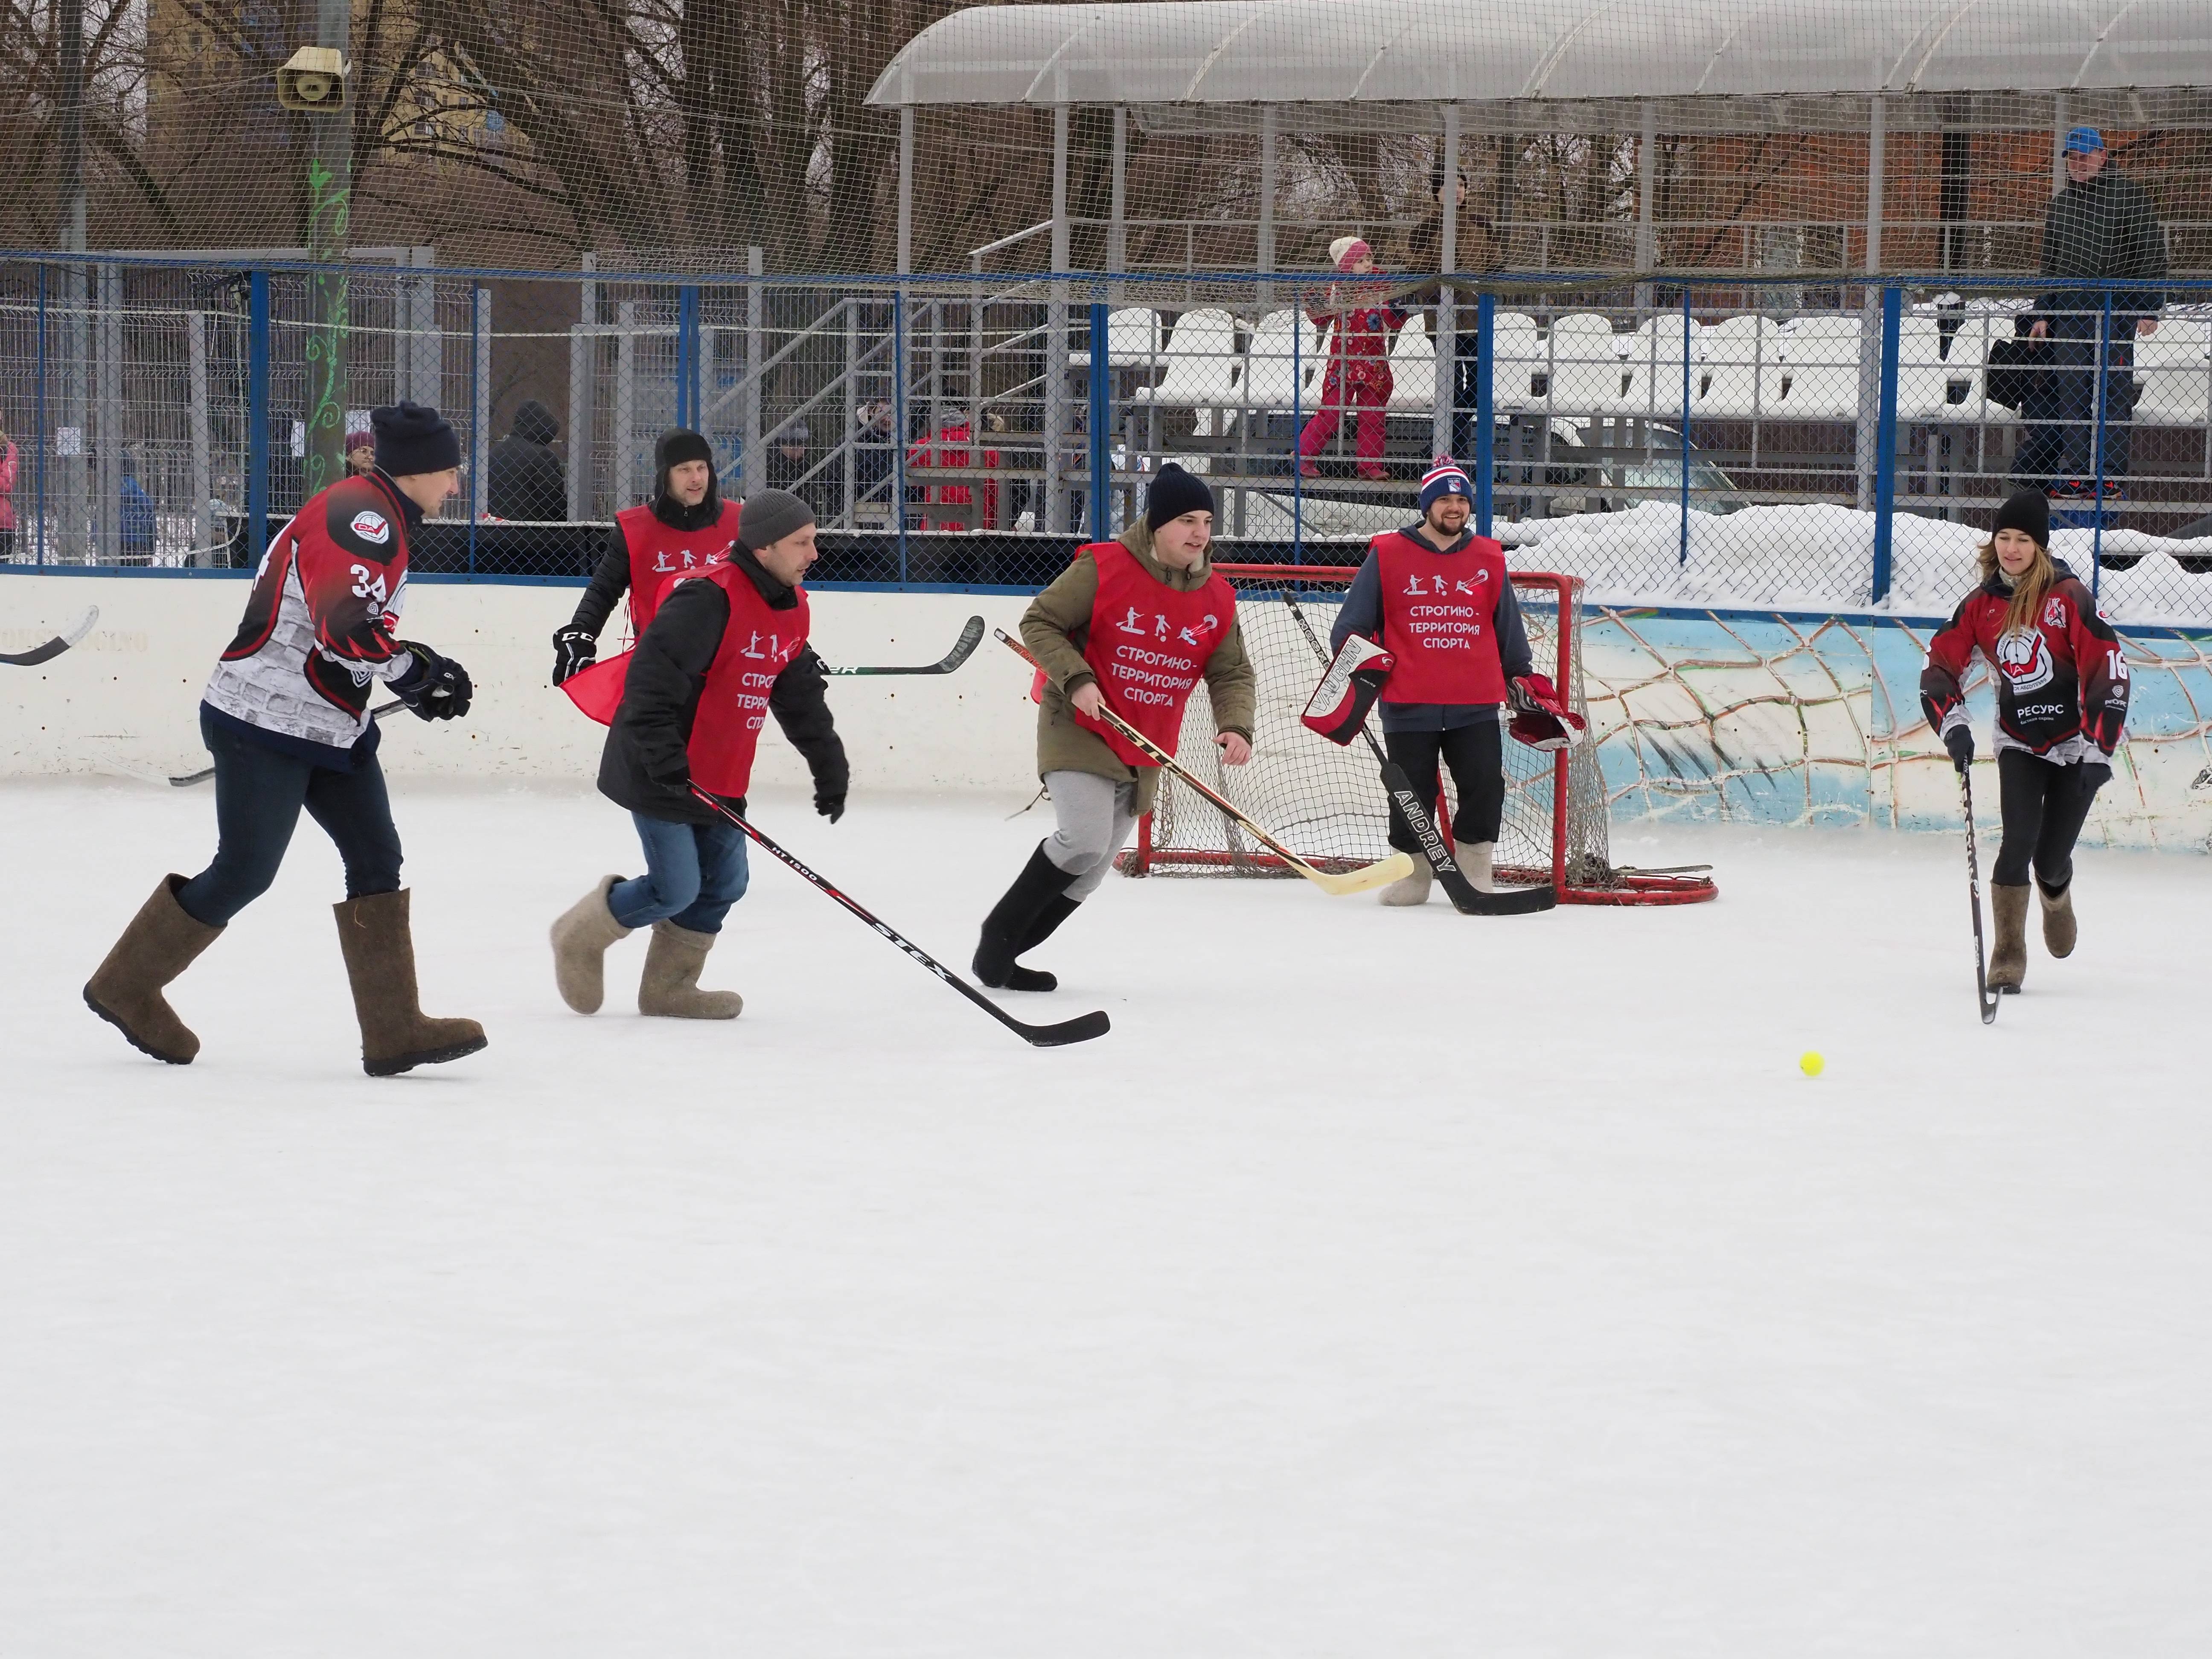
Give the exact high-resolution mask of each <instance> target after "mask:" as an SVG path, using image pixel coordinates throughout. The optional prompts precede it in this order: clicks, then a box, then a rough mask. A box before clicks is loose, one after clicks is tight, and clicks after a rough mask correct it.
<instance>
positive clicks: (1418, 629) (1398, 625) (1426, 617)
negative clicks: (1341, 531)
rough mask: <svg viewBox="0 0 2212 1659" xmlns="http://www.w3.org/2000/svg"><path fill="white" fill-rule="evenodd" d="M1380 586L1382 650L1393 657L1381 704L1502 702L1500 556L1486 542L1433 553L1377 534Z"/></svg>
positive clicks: (1475, 540)
mask: <svg viewBox="0 0 2212 1659" xmlns="http://www.w3.org/2000/svg"><path fill="white" fill-rule="evenodd" d="M1370 545H1371V546H1372V547H1373V548H1374V550H1375V562H1376V568H1377V574H1379V575H1380V576H1381V578H1382V582H1383V649H1384V650H1386V651H1388V652H1389V653H1391V654H1392V655H1393V656H1395V658H1397V659H1398V665H1397V666H1396V667H1395V669H1393V670H1392V671H1391V672H1390V683H1389V685H1387V686H1386V687H1384V688H1383V702H1425V703H1462V704H1463V703H1486V702H1504V701H1505V668H1504V664H1502V663H1501V662H1500V661H1499V660H1498V630H1497V617H1498V595H1499V594H1500V593H1502V592H1504V586H1505V582H1506V580H1507V576H1506V571H1505V550H1504V548H1503V547H1501V546H1499V545H1498V544H1497V543H1496V542H1494V541H1492V540H1491V539H1489V538H1487V537H1485V536H1473V537H1470V538H1468V544H1467V545H1466V546H1465V547H1463V548H1462V549H1460V550H1459V551H1458V552H1456V553H1439V552H1437V550H1435V549H1433V548H1429V547H1424V546H1422V545H1421V544H1419V543H1418V542H1415V541H1414V540H1413V539H1412V538H1410V537H1408V536H1406V535H1404V534H1403V533H1401V532H1398V531H1395V530H1394V531H1392V532H1389V534H1388V535H1383V536H1377V537H1376V538H1375V539H1374V541H1373V542H1372V543H1371V544H1370Z"/></svg>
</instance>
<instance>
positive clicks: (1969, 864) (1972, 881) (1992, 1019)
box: [1959, 766, 1997, 1025]
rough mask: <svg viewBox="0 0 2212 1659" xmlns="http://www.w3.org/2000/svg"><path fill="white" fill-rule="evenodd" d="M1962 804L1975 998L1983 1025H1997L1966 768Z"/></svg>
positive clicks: (1970, 784) (1970, 782)
mask: <svg viewBox="0 0 2212 1659" xmlns="http://www.w3.org/2000/svg"><path fill="white" fill-rule="evenodd" d="M1959 805H1960V809H1961V810H1962V811H1964V812H1965V814H1966V902H1967V903H1968V904H1969V905H1970V906H1971V907H1972V909H1973V912H1974V1000H1975V1002H1976V1003H1977V1004H1978V1005H1979V1006H1980V1008H1981V1011H1982V1024H1984V1025H1994V1024H1996V1019H1997V999H1996V997H1994V996H1991V995H1990V979H1989V972H1988V970H1987V969H1986V968H1985V967H1984V965H1983V962H1984V958H1983V956H1982V867H1981V860H1980V859H1979V858H1978V856H1977V855H1976V853H1975V848H1974V782H1973V780H1972V778H1970V777H1968V776H1967V775H1966V768H1965V767H1963V766H1962V767H1960V769H1959Z"/></svg>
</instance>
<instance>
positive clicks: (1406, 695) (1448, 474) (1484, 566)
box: [1328, 458, 1551, 905]
mask: <svg viewBox="0 0 2212 1659" xmlns="http://www.w3.org/2000/svg"><path fill="white" fill-rule="evenodd" d="M1420 508H1421V518H1420V521H1419V523H1418V524H1412V525H1408V526H1407V527H1406V528H1405V529H1403V530H1393V531H1389V532H1385V533H1384V534H1383V535H1380V536H1377V537H1376V538H1375V539H1374V540H1373V541H1371V542H1370V543H1369V544H1368V546H1367V557H1366V559H1365V560H1364V562H1362V563H1361V565H1360V567H1359V574H1358V575H1356V576H1354V577H1353V578H1352V586H1351V588H1350V590H1349V591H1348V592H1346V594H1345V599H1344V605H1343V607H1342V609H1341V610H1340V611H1339V612H1338V614H1337V618H1336V622H1335V624H1334V626H1333V627H1331V628H1330V629H1329V641H1328V642H1329V648H1330V650H1331V651H1333V652H1334V651H1336V650H1339V649H1340V648H1341V647H1343V644H1344V642H1345V641H1346V639H1347V638H1349V637H1350V636H1351V635H1354V634H1358V635H1362V636H1363V637H1365V638H1370V639H1374V640H1376V641H1378V642H1379V643H1380V644H1381V645H1382V647H1383V649H1384V650H1386V651H1389V652H1390V653H1392V654H1393V655H1394V656H1395V657H1396V658H1397V659H1398V660H1397V666H1396V667H1395V668H1394V669H1393V670H1392V671H1391V673H1390V678H1389V681H1388V682H1387V683H1386V684H1384V686H1383V750H1384V752H1385V753H1387V754H1388V755H1389V757H1390V758H1391V759H1392V760H1393V761H1394V762H1395V763H1397V765H1398V768H1399V769H1400V770H1401V771H1402V772H1404V773H1405V775H1406V781H1407V782H1408V783H1410V784H1412V785H1413V791H1414V793H1416V794H1418V795H1419V797H1420V798H1421V799H1423V800H1425V801H1433V800H1435V799H1437V794H1438V791H1439V790H1440V789H1441V787H1443V780H1442V777H1441V775H1440V774H1439V772H1438V769H1437V763H1438V761H1439V760H1441V761H1442V762H1443V764H1444V765H1447V766H1449V767H1450V768H1451V775H1452V782H1453V784H1454V785H1455V787H1457V789H1458V791H1459V811H1457V812H1455V814H1454V815H1453V817H1452V822H1451V838H1452V840H1453V841H1454V842H1455V843H1456V847H1455V853H1454V861H1455V863H1457V864H1458V866H1459V867H1460V871H1461V873H1462V874H1463V875H1465V876H1466V878H1468V883H1469V884H1471V885H1472V886H1474V888H1475V890H1477V891H1479V892H1485V893H1487V892H1494V891H1495V890H1496V884H1495V883H1494V881H1493V880H1492V863H1491V860H1492V854H1493V853H1494V852H1495V850H1496V848H1497V842H1498V821H1499V819H1500V817H1502V816H1503V813H1504V805H1505V772H1504V756H1503V750H1504V744H1503V742H1502V740H1501V738H1500V737H1499V733H1498V710H1499V708H1500V707H1501V706H1502V705H1503V704H1504V703H1505V702H1508V701H1509V700H1510V699H1511V698H1512V696H1513V683H1514V682H1516V681H1518V680H1521V679H1523V678H1526V677H1527V676H1528V673H1529V671H1530V663H1529V658H1528V632H1527V630H1526V629H1523V628H1522V625H1521V607H1520V605H1518V604H1517V603H1516V601H1515V599H1514V598H1513V584H1512V582H1511V581H1510V580H1508V579H1507V576H1506V569H1505V550H1504V548H1503V547H1501V546H1500V545H1499V544H1498V543H1496V542H1494V541H1492V540H1491V539H1490V538H1488V537H1486V536H1478V535H1476V534H1475V533H1474V532H1473V531H1472V530H1470V529H1469V528H1468V518H1469V517H1470V516H1471V514H1472V513H1473V511H1474V490H1473V487H1472V486H1471V485H1470V484H1469V483H1468V476H1467V474H1466V473H1464V472H1462V471H1461V470H1460V469H1459V467H1458V466H1457V465H1454V464H1453V463H1452V462H1451V461H1450V460H1449V459H1441V458H1440V459H1438V460H1437V465H1435V466H1434V467H1433V468H1431V470H1430V471H1429V473H1428V474H1427V476H1425V477H1423V478H1422V480H1421V494H1420ZM1543 690H1544V692H1545V694H1546V695H1547V696H1549V695H1550V691H1551V687H1550V685H1549V684H1548V683H1546V684H1545V685H1544V687H1543ZM1439 827H1441V826H1439ZM1390 845H1391V846H1393V847H1395V848H1397V849H1398V850H1399V851H1400V852H1402V853H1411V854H1413V855H1414V860H1413V874H1411V875H1409V876H1407V877H1405V878H1402V879H1401V880H1398V881H1395V882H1393V883H1391V884H1390V885H1389V886H1388V887H1386V888H1384V889H1383V890H1382V892H1381V893H1380V894H1378V895H1377V897H1378V898H1380V899H1381V901H1382V902H1383V903H1385V904H1390V905H1408V904H1423V903H1426V902H1427V901H1428V896H1429V884H1430V882H1431V879H1432V877H1431V872H1430V869H1429V866H1428V865H1427V864H1426V863H1425V861H1423V860H1422V859H1421V858H1420V856H1419V854H1420V850H1421V849H1420V846H1419V843H1418V842H1416V841H1415V840H1414V839H1413V835H1412V832H1411V831H1409V830H1408V829H1407V828H1406V827H1405V825H1403V824H1401V823H1399V822H1398V821H1397V818H1396V817H1395V814H1394V815H1393V817H1392V818H1391V823H1390Z"/></svg>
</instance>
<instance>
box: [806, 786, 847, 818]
mask: <svg viewBox="0 0 2212 1659" xmlns="http://www.w3.org/2000/svg"><path fill="white" fill-rule="evenodd" d="M814 810H815V811H817V812H819V813H821V814H822V816H823V817H825V818H827V819H829V822H830V823H836V822H837V820H838V819H839V818H842V817H844V816H845V787H844V786H843V785H842V784H840V785H839V786H838V787H836V789H834V790H832V789H817V790H816V791H815V792H814Z"/></svg>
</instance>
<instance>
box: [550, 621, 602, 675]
mask: <svg viewBox="0 0 2212 1659" xmlns="http://www.w3.org/2000/svg"><path fill="white" fill-rule="evenodd" d="M598 660H599V636H598V635H595V634H593V633H592V630H591V629H588V628H577V627H575V626H574V625H573V624H572V625H571V626H569V627H567V628H563V629H558V630H556V632H555V634H554V635H553V684H556V685H558V684H561V682H562V681H563V680H565V679H567V678H568V677H569V676H570V675H571V674H580V673H582V672H583V671H584V670H586V668H589V667H590V666H591V665H592V664H593V663H595V662H597V661H598Z"/></svg>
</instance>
